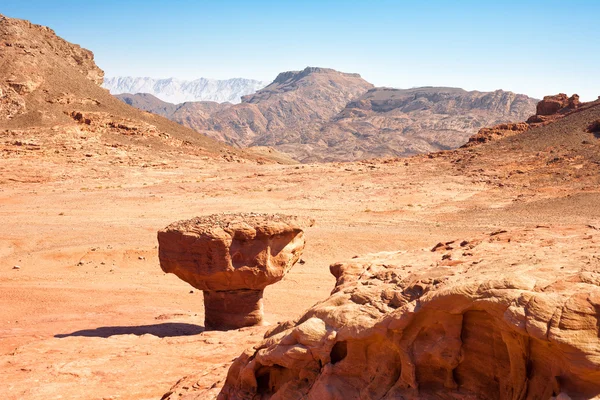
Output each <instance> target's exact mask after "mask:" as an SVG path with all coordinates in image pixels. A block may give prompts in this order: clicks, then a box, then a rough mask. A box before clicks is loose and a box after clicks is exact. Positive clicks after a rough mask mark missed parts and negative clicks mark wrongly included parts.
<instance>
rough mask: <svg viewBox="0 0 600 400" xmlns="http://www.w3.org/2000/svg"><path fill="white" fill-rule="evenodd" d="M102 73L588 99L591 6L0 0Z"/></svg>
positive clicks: (593, 2) (576, 2)
mask: <svg viewBox="0 0 600 400" xmlns="http://www.w3.org/2000/svg"><path fill="white" fill-rule="evenodd" d="M0 13H1V14H5V15H7V16H9V17H15V18H22V19H28V20H30V21H32V22H34V23H38V24H42V25H47V26H50V27H51V28H53V29H54V30H55V31H56V32H57V33H58V34H59V35H60V36H62V37H63V38H65V39H67V40H69V41H71V42H74V43H78V44H80V45H82V46H83V47H86V48H88V49H90V50H92V51H93V52H94V54H95V55H96V61H97V63H98V65H99V66H100V67H101V68H103V69H104V70H105V71H106V75H107V76H115V75H131V76H151V77H157V78H158V77H171V76H173V77H178V78H184V79H191V78H198V77H207V78H231V77H247V78H255V79H260V80H265V81H270V80H272V79H274V78H275V76H276V75H277V73H279V72H281V71H286V70H298V69H302V68H304V67H306V66H321V67H330V68H335V69H338V70H341V71H345V72H358V73H360V74H361V75H362V76H363V77H364V78H365V79H367V80H368V81H369V82H371V83H373V84H375V85H377V86H392V87H400V88H408V87H415V86H425V85H435V86H438V85H439V86H457V87H463V88H465V89H469V90H474V89H476V90H494V89H505V90H512V91H515V92H519V93H525V94H528V95H531V96H535V97H541V96H543V95H545V94H554V93H558V92H566V93H568V94H571V93H578V94H580V95H581V96H582V99H585V100H592V99H596V98H597V96H599V95H600V74H599V73H598V71H599V65H600V32H599V31H598V29H599V28H598V26H599V25H598V16H599V15H600V1H597V0H587V1H581V0H561V1H555V0H546V1H525V0H521V1H512V0H511V1H509V0H507V1H493V2H492V1H483V0H480V1H471V0H464V1H460V0H455V1H450V0H448V1H434V0H430V1H384V0H382V1H376V0H371V1H337V0H335V1H334V0H331V1H328V0H321V1H313V0H305V1H284V0H281V1H267V0H261V1H250V0H246V1H233V0H231V1H228V0H222V1H184V0H182V1H175V0H172V1H156V0H145V1H138V0H131V1H125V0H103V1H97V0H88V1H73V0H64V1H50V0H2V2H1V3H0Z"/></svg>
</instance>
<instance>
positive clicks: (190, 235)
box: [158, 213, 313, 330]
mask: <svg viewBox="0 0 600 400" xmlns="http://www.w3.org/2000/svg"><path fill="white" fill-rule="evenodd" d="M312 223H313V221H312V220H307V219H301V218H298V217H291V216H285V215H278V214H276V215H266V214H255V213H247V214H216V215H210V216H205V217H197V218H194V219H190V220H186V221H179V222H175V223H173V224H171V225H169V226H168V227H166V228H165V229H163V230H161V231H159V232H158V244H159V247H158V256H159V260H160V266H161V268H162V270H163V271H165V272H167V273H169V272H170V273H173V274H175V275H177V276H178V277H179V278H181V279H182V280H184V281H186V282H187V283H189V284H190V285H192V286H193V287H195V288H197V289H200V290H202V291H203V292H204V308H205V327H206V328H207V329H220V330H226V329H236V328H241V327H244V326H251V325H258V324H261V323H262V321H263V302H262V296H263V290H264V288H265V287H267V286H268V285H271V284H273V283H275V282H278V281H280V280H281V279H282V278H283V277H284V276H285V274H286V273H287V272H288V271H289V270H290V269H291V268H292V266H293V265H294V264H295V263H296V261H298V259H299V258H300V256H301V254H302V251H303V250H304V243H305V242H304V232H303V230H302V228H301V226H304V225H309V226H310V225H312Z"/></svg>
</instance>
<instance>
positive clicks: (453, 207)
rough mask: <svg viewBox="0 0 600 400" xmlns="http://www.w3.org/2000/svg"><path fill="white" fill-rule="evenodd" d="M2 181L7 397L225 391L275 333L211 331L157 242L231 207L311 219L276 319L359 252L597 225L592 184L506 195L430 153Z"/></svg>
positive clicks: (43, 168) (10, 170)
mask: <svg viewBox="0 0 600 400" xmlns="http://www.w3.org/2000/svg"><path fill="white" fill-rule="evenodd" d="M0 171H1V172H2V175H3V179H2V180H0V182H1V183H0V221H1V226H2V230H1V231H0V381H1V383H2V384H1V385H0V386H1V387H2V389H3V390H2V394H3V398H5V399H59V398H64V399H157V398H160V397H161V396H162V395H163V394H164V393H166V392H167V391H168V390H169V388H170V387H171V386H173V385H174V384H175V383H176V382H177V381H178V380H179V379H180V378H182V377H184V376H186V375H190V374H196V376H200V378H199V379H198V380H197V383H196V388H197V389H199V390H206V391H207V392H206V393H207V398H209V397H210V396H212V395H214V394H215V393H217V392H218V386H219V385H218V384H217V385H216V386H214V387H213V386H212V385H213V384H214V383H215V382H218V381H221V382H222V379H223V378H224V376H225V374H226V371H227V367H228V364H229V363H230V362H231V360H232V359H233V358H235V357H236V356H237V355H239V354H240V353H241V352H242V351H243V350H244V348H247V347H251V346H252V345H253V344H254V343H256V342H258V341H259V339H260V338H261V336H262V334H263V333H264V331H265V330H266V329H267V327H256V328H246V329H242V330H238V331H231V332H208V331H207V332H204V329H203V326H202V325H203V319H204V315H203V305H202V293H201V292H200V291H198V290H195V289H193V288H192V287H190V286H189V285H187V284H186V283H185V282H183V281H180V280H179V279H178V278H176V277H175V276H174V275H166V274H164V273H163V272H162V271H161V269H160V267H159V263H158V258H157V240H156V233H157V231H158V230H159V229H161V228H163V227H165V226H166V225H168V224H169V223H171V222H173V221H175V220H180V219H187V218H190V217H194V216H197V215H202V214H212V213H220V212H236V211H247V212H268V213H284V214H295V215H303V216H309V217H312V218H314V219H315V220H316V224H315V226H314V227H312V228H307V230H306V238H307V246H306V250H305V252H304V255H303V257H302V259H303V260H304V261H305V263H304V264H301V263H299V264H297V265H296V266H295V267H294V268H293V269H292V271H291V273H290V274H289V275H287V276H286V277H285V278H284V280H283V281H281V282H279V283H277V284H275V285H273V286H270V287H268V288H267V289H266V291H265V319H266V320H267V321H269V322H270V323H271V324H275V323H277V322H280V321H285V320H288V319H293V318H295V317H297V316H299V315H300V314H301V312H302V311H303V310H305V309H306V308H308V307H310V306H311V305H312V304H314V303H315V302H317V301H319V300H321V299H324V298H326V297H327V295H328V294H329V292H330V291H331V289H332V288H333V283H334V279H333V277H332V276H331V275H330V273H329V268H328V266H329V265H330V264H331V263H333V262H336V261H343V260H346V259H349V258H351V257H353V256H354V255H359V254H364V253H370V252H379V251H389V250H402V249H414V248H422V249H423V250H424V251H429V249H430V248H431V247H432V246H433V245H435V244H436V243H438V242H441V241H445V240H452V239H461V238H468V237H469V236H470V235H473V234H477V233H480V232H491V231H494V230H498V229H511V228H514V227H522V226H536V225H543V224H590V223H593V222H594V221H600V219H598V218H599V217H600V210H599V209H600V207H597V204H598V194H597V192H596V191H595V189H593V190H592V189H590V190H588V191H587V192H586V191H583V192H582V191H578V192H576V193H575V192H574V193H571V192H569V191H568V190H565V189H560V190H559V189H556V190H547V191H534V190H533V189H527V187H526V186H524V187H511V186H503V185H497V184H495V183H494V181H493V179H492V180H490V179H487V180H486V178H485V177H483V178H482V177H473V176H469V174H459V173H453V172H451V171H452V168H451V166H450V163H449V162H447V161H444V160H428V159H427V158H426V157H420V158H414V159H410V160H406V161H405V160H396V161H392V162H389V163H384V162H378V163H368V162H364V163H351V164H323V165H300V166H294V165H292V166H282V165H257V164H253V163H236V162H232V163H225V162H217V161H210V160H208V161H207V160H200V159H194V158H191V157H190V158H189V159H180V160H173V161H172V162H170V163H163V164H159V165H154V166H150V167H146V168H144V167H142V166H139V165H138V166H119V167H115V166H110V167H109V166H108V165H94V160H93V159H89V160H85V159H84V160H80V161H78V162H76V163H69V164H64V163H60V162H46V161H40V160H38V159H36V158H35V157H31V158H27V157H22V158H18V159H13V160H3V165H2V168H0ZM440 171H446V172H444V173H440ZM17 265H18V266H20V269H14V268H13V267H14V266H17Z"/></svg>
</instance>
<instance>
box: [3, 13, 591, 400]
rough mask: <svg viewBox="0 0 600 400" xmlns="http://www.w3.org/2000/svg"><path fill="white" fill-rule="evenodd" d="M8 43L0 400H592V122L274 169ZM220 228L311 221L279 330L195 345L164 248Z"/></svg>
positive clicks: (46, 46)
mask: <svg viewBox="0 0 600 400" xmlns="http://www.w3.org/2000/svg"><path fill="white" fill-rule="evenodd" d="M0 33H1V34H2V40H0V55H1V58H0V60H1V61H0V62H2V68H0V74H1V78H2V79H0V85H1V89H2V95H0V112H1V113H2V117H1V119H0V126H1V128H0V221H1V222H2V231H1V232H0V381H1V382H2V395H3V398H5V399H10V400H12V399H15V400H16V399H34V400H35V399H40V400H42V399H43V400H46V399H53V398H65V399H121V400H129V399H151V398H152V399H156V398H161V396H163V395H164V398H179V399H215V398H217V396H218V395H219V393H220V392H221V391H222V397H223V396H227V398H245V399H246V398H250V399H258V398H274V399H275V398H277V396H279V398H303V397H302V396H305V397H306V396H308V395H309V393H312V392H311V389H310V388H307V386H306V382H314V385H313V386H312V387H314V390H315V392H314V393H313V394H310V395H311V396H313V398H336V397H335V396H336V393H340V395H338V397H337V398H342V397H340V396H342V395H345V394H346V393H348V387H350V386H352V387H353V388H356V391H355V392H353V393H360V391H362V393H363V398H374V399H376V398H382V397H384V396H385V395H386V393H390V394H392V393H401V394H402V395H405V398H411V396H412V398H457V397H458V398H460V397H461V396H462V397H463V398H489V399H497V398H505V397H503V396H505V395H507V396H508V395H511V396H512V398H528V396H529V395H528V394H527V393H531V396H530V398H536V397H535V396H537V395H538V394H540V396H539V397H537V398H544V396H548V397H550V396H562V397H560V398H561V399H565V398H566V397H565V396H567V395H568V396H569V397H571V398H573V399H576V398H581V399H583V398H593V396H597V395H598V392H597V380H598V379H597V375H595V374H597V370H598V359H597V357H598V353H597V352H598V348H599V347H598V326H599V323H598V320H599V316H598V314H599V313H600V311H599V309H598V299H597V290H598V289H597V288H598V285H599V283H598V279H597V275H598V274H599V273H600V270H598V268H599V264H598V259H597V253H598V251H597V248H598V245H599V244H598V243H599V242H598V240H599V238H598V237H597V233H596V231H597V229H598V228H599V227H600V208H599V207H598V203H599V201H600V193H599V189H598V188H599V183H600V182H599V177H600V159H599V154H600V151H599V150H600V144H599V143H600V142H599V138H598V136H599V135H600V133H599V132H598V126H600V123H598V120H600V107H598V106H596V105H592V106H590V107H587V108H585V109H583V110H581V111H579V112H576V113H571V114H568V115H566V116H564V117H563V118H560V119H557V120H555V121H554V122H551V123H549V124H547V125H545V126H539V127H536V128H533V129H529V130H527V131H525V132H523V133H520V134H517V135H513V136H510V137H505V138H500V139H499V140H496V141H488V142H486V143H483V144H478V145H475V146H470V147H469V148H464V149H459V150H456V151H445V152H439V153H433V154H428V155H421V156H415V157H411V158H387V159H378V160H369V161H359V162H349V163H329V164H307V165H284V164H277V163H272V162H268V160H267V159H266V158H263V159H262V160H261V159H258V158H252V156H248V155H246V154H245V153H242V152H238V151H237V150H232V149H230V148H227V147H225V146H224V145H221V144H218V143H216V142H214V141H213V140H211V139H208V138H202V137H199V136H198V135H197V133H194V132H191V131H189V130H187V129H185V128H183V127H180V126H179V125H176V124H174V123H172V122H169V121H167V120H165V119H163V118H161V117H158V116H152V115H148V114H144V113H143V112H141V111H139V110H135V109H133V108H131V107H129V106H126V105H124V104H122V103H121V102H120V101H118V100H116V99H114V98H112V97H111V96H110V95H109V94H108V93H107V92H106V91H104V90H103V89H101V88H99V87H98V86H97V83H98V82H99V79H100V77H101V72H100V71H99V70H98V69H97V68H96V67H95V66H94V64H93V63H92V58H91V53H89V52H87V51H84V50H82V49H80V48H78V47H76V46H73V45H70V44H68V43H66V42H64V41H62V40H61V39H59V38H57V37H56V36H55V35H54V34H53V33H52V32H51V31H49V30H48V29H47V28H43V27H39V26H34V25H30V24H29V23H27V22H24V21H17V20H11V19H2V20H1V21H0ZM57 53H58V54H57ZM9 67H10V68H9ZM249 104H251V105H252V103H249ZM115 117H118V118H115ZM165 135H168V137H167V136H165ZM186 141H188V142H189V143H187V142H186ZM263 153H264V154H267V155H268V154H272V153H269V151H268V150H265V151H263ZM224 212H227V213H231V212H240V213H266V214H291V215H297V216H299V217H306V218H312V219H314V220H315V221H316V222H315V224H314V226H312V227H309V228H306V229H305V231H304V233H305V235H304V240H305V243H306V245H305V248H304V251H303V253H302V256H301V259H300V260H298V262H297V263H296V264H295V265H294V266H293V268H291V269H290V270H289V271H288V273H287V274H286V275H285V277H283V279H282V280H281V281H280V282H278V283H275V284H273V285H271V286H269V287H267V288H266V289H265V290H264V295H263V298H262V301H263V303H264V317H263V318H262V319H263V321H264V322H265V323H268V325H265V326H252V327H246V328H241V329H235V330H230V331H227V332H221V331H211V330H207V329H205V327H204V320H205V315H204V303H203V297H202V294H201V293H200V292H199V291H198V290H196V289H194V288H193V287H192V286H190V285H188V284H187V283H185V282H183V281H181V280H179V279H178V278H177V277H175V276H173V275H167V274H165V273H164V272H163V271H162V270H161V268H160V263H159V257H158V241H157V232H158V231H159V230H161V229H164V228H165V227H167V226H169V225H170V224H171V223H173V222H174V221H179V220H187V219H190V218H193V217H196V216H203V215H209V214H219V213H224ZM504 231H506V232H504ZM438 243H441V245H439V246H438V245H436V244H438ZM434 248H435V251H432V250H433V249H434ZM382 252H383V253H382ZM365 254H370V255H365ZM353 257H355V258H353ZM332 264H333V267H331V271H332V272H333V273H334V275H335V276H333V275H332V274H331V273H330V265H332ZM334 288H335V293H334V294H333V295H331V292H332V289H334ZM315 304H316V305H315ZM302 316H307V317H306V318H302ZM354 317H356V318H354ZM345 318H350V319H352V321H348V322H346V320H345ZM459 320H460V321H461V322H459ZM285 321H291V322H285ZM434 322H435V323H434ZM482 327H483V328H482ZM267 332H268V333H267ZM323 332H326V334H325V335H323ZM265 333H267V338H265ZM441 336H444V337H447V338H448V339H447V340H441V339H440V337H441ZM438 339H440V340H438ZM344 342H345V344H344ZM338 343H339V344H338ZM489 343H493V347H492V348H490V347H489V346H487V344H489ZM527 345H529V347H528V346H527ZM313 350H314V352H313ZM363 350H364V351H363ZM404 350H406V351H404ZM492 350H493V351H492ZM457 354H458V355H457ZM240 355H241V356H240ZM252 357H254V359H253V360H254V361H255V362H254V363H253V364H252V365H251V363H252V361H251V358H252ZM234 360H235V361H234ZM374 360H376V362H375V361H374ZM483 360H485V363H484V361H483ZM319 362H320V364H319ZM482 365H484V366H486V367H487V369H486V368H483V367H481V366H482ZM430 367H431V368H430ZM594 368H595V369H594ZM385 371H389V374H385V373H383V372H385ZM432 371H433V373H432ZM448 371H451V373H449V372H448ZM594 371H596V372H594ZM524 376H525V377H526V379H523V377H524ZM371 378H372V380H371ZM544 379H547V382H548V383H549V384H550V387H549V389H548V390H547V391H543V390H542V389H540V387H541V386H540V384H539V382H540V381H541V380H544ZM484 384H485V386H483V385H484ZM385 388H389V389H390V390H389V391H388V392H386V393H382V392H383V390H384V389H385ZM530 390H531V392H529V391H530ZM323 393H325V394H323ZM320 396H325V397H320ZM327 396H329V397H327ZM378 396H379V397H378ZM428 396H429V397H428ZM469 396H471V397H469ZM305 397H304V398H305ZM548 397H546V398H548ZM350 398H352V397H350ZM396 398H399V397H396Z"/></svg>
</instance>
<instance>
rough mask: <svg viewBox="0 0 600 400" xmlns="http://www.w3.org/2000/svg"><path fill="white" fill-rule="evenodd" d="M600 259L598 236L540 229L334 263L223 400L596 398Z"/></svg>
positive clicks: (233, 377) (242, 365) (240, 371)
mask: <svg viewBox="0 0 600 400" xmlns="http://www.w3.org/2000/svg"><path fill="white" fill-rule="evenodd" d="M584 243H585V251H582V247H581V246H582V245H583V244H584ZM599 251H600V233H599V232H598V230H597V229H596V228H594V227H574V228H561V229H558V228H554V229H553V228H546V227H538V228H534V229H526V230H520V231H514V232H506V231H502V230H501V231H497V232H493V233H491V234H488V235H483V236H480V237H477V238H474V239H470V240H456V241H453V242H446V243H440V244H438V245H436V246H434V247H433V248H432V249H430V250H429V249H423V250H420V251H411V252H405V251H400V252H391V253H381V254H375V255H369V256H365V257H362V258H356V259H353V260H352V261H351V262H347V263H340V264H334V265H332V266H331V272H332V274H333V275H334V276H335V277H336V279H337V282H336V286H335V289H334V290H333V292H332V295H331V297H329V298H328V299H327V300H325V301H323V302H321V303H319V304H317V305H315V306H314V307H313V308H311V309H310V310H308V312H307V313H306V314H304V315H303V316H302V317H301V318H300V319H299V320H297V321H291V322H287V323H284V324H281V325H279V326H277V327H276V328H274V329H272V330H271V331H270V332H268V333H267V334H266V335H265V339H264V341H263V342H262V343H261V344H259V345H257V346H255V347H254V348H252V349H249V350H248V351H246V352H245V353H244V354H242V355H241V356H240V357H239V358H238V359H237V360H235V362H234V363H233V365H232V366H231V368H230V370H229V374H228V377H227V381H226V383H225V386H224V388H223V390H222V392H221V394H220V395H219V399H221V400H233V399H248V400H249V399H319V400H333V399H337V400H341V399H344V400H349V399H448V398H458V399H550V398H555V397H556V398H560V399H569V398H570V399H590V398H597V397H598V396H600V264H599V263H598V260H597V259H596V254H598V252H599Z"/></svg>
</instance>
